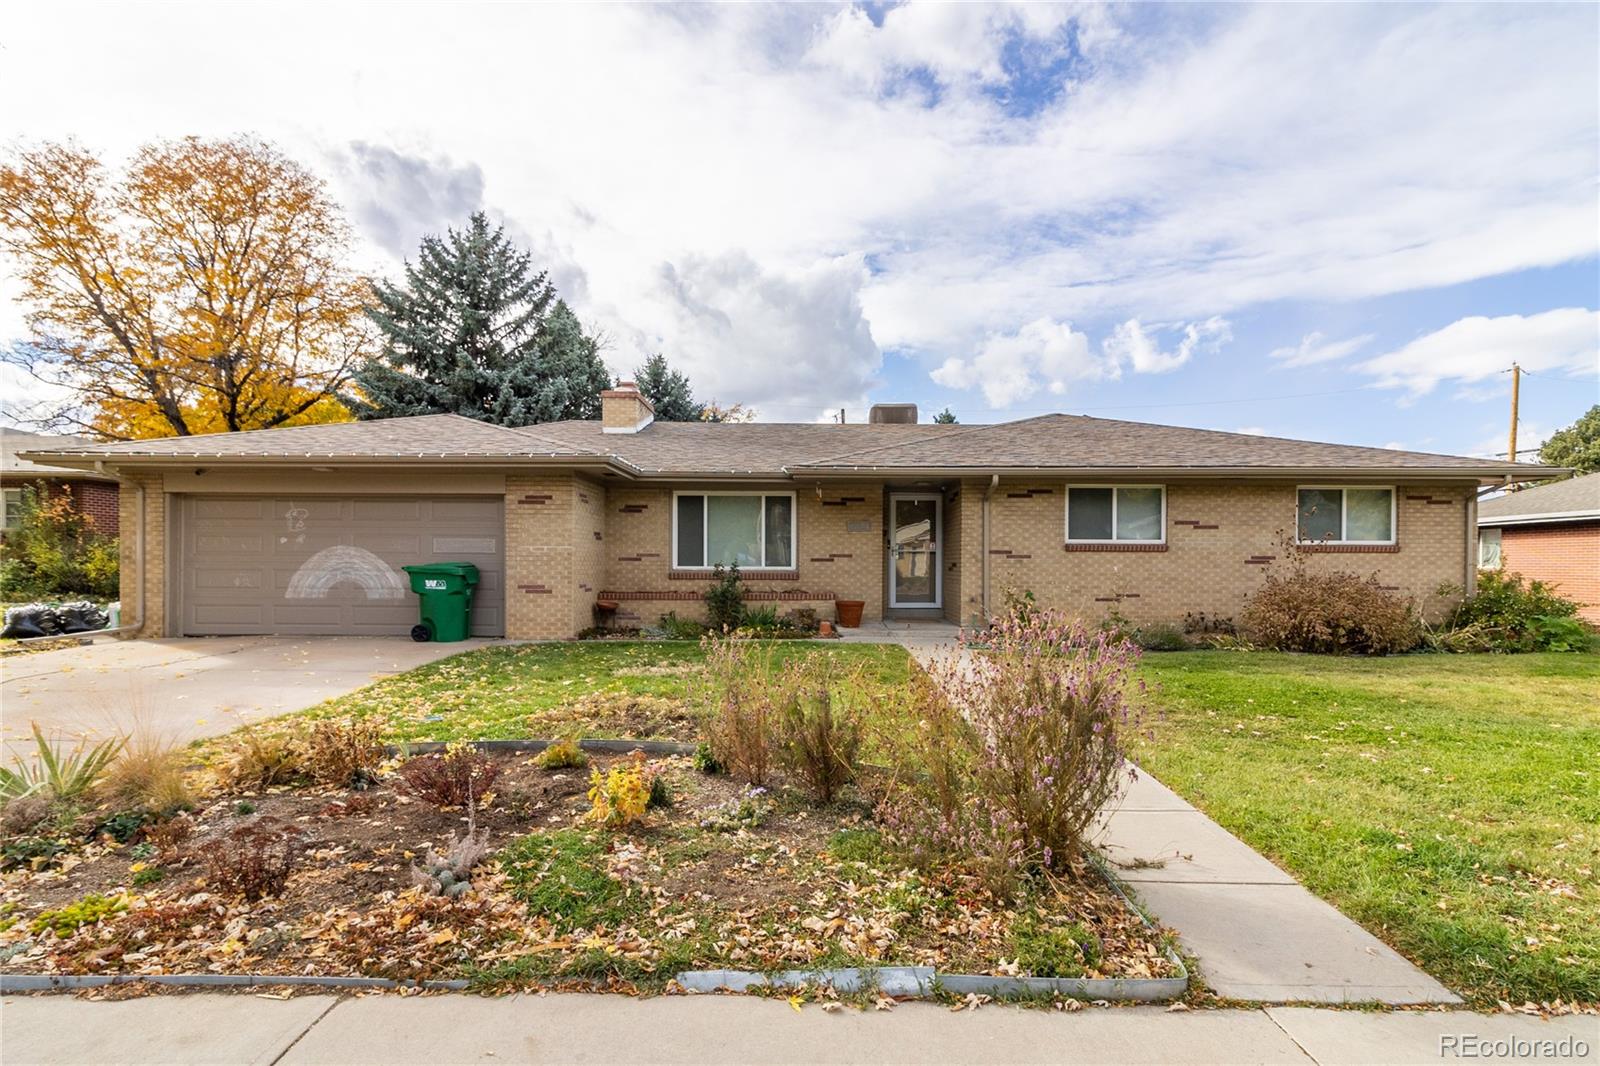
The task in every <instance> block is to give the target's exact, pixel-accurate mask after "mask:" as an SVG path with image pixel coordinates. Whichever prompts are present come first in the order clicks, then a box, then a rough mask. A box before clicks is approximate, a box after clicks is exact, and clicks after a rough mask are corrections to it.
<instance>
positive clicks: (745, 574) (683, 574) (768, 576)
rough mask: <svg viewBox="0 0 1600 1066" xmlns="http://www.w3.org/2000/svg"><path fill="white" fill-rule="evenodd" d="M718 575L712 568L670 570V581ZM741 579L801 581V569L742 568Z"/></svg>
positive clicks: (706, 578)
mask: <svg viewBox="0 0 1600 1066" xmlns="http://www.w3.org/2000/svg"><path fill="white" fill-rule="evenodd" d="M715 577H716V575H715V574H714V573H712V571H710V570H669V571H668V572H667V580H668V581H711V580H714V579H715ZM739 579H740V580H741V581H799V580H800V571H799V570H746V569H744V568H742V567H741V568H740V570H739Z"/></svg>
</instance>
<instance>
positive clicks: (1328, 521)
mask: <svg viewBox="0 0 1600 1066" xmlns="http://www.w3.org/2000/svg"><path fill="white" fill-rule="evenodd" d="M1299 505H1300V506H1299V521H1298V531H1299V538H1300V540H1301V542H1303V543H1307V544H1314V543H1325V544H1393V543H1394V489H1372V488H1302V489H1301V490H1300V498H1299Z"/></svg>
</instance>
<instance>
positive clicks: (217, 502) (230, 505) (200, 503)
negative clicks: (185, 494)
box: [193, 497, 270, 522]
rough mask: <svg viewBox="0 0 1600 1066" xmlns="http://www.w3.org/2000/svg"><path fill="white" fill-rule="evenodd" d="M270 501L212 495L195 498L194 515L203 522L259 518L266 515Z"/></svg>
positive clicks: (253, 519)
mask: <svg viewBox="0 0 1600 1066" xmlns="http://www.w3.org/2000/svg"><path fill="white" fill-rule="evenodd" d="M269 502H270V501H268V500H264V499H259V498H252V497H241V498H233V497H211V498H205V499H203V498H198V497H197V498H196V499H195V500H194V511H193V514H194V517H195V518H197V519H199V520H200V521H202V522H205V521H219V520H226V519H230V518H233V519H243V520H247V521H255V520H259V519H261V518H263V517H265V516H266V513H267V510H266V508H267V504H268V503H269Z"/></svg>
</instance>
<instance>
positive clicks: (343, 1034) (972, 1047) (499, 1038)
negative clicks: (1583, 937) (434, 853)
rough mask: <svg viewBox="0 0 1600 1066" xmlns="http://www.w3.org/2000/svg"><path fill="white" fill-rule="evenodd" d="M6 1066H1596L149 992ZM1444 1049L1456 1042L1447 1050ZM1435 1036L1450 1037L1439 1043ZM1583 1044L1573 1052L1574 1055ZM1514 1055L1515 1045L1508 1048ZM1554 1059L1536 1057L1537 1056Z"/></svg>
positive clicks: (1257, 1017) (1240, 1040)
mask: <svg viewBox="0 0 1600 1066" xmlns="http://www.w3.org/2000/svg"><path fill="white" fill-rule="evenodd" d="M1472 1039H1476V1040H1477V1041H1480V1042H1491V1041H1511V1040H1515V1041H1522V1042H1525V1044H1526V1045H1527V1049H1528V1051H1527V1054H1524V1055H1522V1056H1518V1055H1509V1056H1500V1057H1494V1056H1492V1055H1481V1054H1480V1055H1477V1056H1473V1055H1469V1054H1468V1053H1466V1052H1465V1051H1462V1052H1461V1053H1459V1054H1453V1053H1451V1052H1450V1051H1449V1050H1444V1051H1443V1052H1442V1051H1441V1048H1445V1049H1448V1048H1450V1047H1451V1046H1454V1047H1455V1048H1458V1049H1464V1048H1465V1047H1466V1046H1467V1043H1466V1042H1467V1041H1469V1040H1472ZM0 1040H3V1044H0V1056H3V1058H4V1061H5V1063H6V1064H7V1066H23V1064H33V1063H39V1064H66V1063H72V1064H86V1066H88V1064H99V1063H146V1062H149V1063H156V1062H159V1063H171V1064H180V1063H262V1064H278V1063H282V1064H284V1066H289V1064H302V1063H304V1064H310V1063H328V1064H334V1063H337V1064H353V1063H394V1062H406V1063H414V1062H425V1063H462V1062H493V1063H501V1064H510V1063H568V1062H572V1063H590V1062H593V1063H601V1062H639V1063H695V1064H711V1063H801V1062H805V1063H834V1062H839V1063H899V1062H939V1063H962V1062H983V1063H1036V1062H1039V1063H1042V1062H1052V1063H1321V1064H1326V1066H1333V1064H1345V1063H1349V1064H1356V1063H1396V1064H1403V1063H1434V1064H1437V1063H1439V1062H1449V1061H1455V1060H1465V1059H1468V1058H1470V1059H1471V1061H1473V1062H1515V1061H1529V1060H1530V1056H1531V1055H1534V1054H1537V1052H1536V1051H1533V1050H1532V1048H1533V1047H1534V1042H1538V1041H1550V1042H1552V1046H1555V1045H1558V1044H1559V1043H1560V1042H1561V1041H1563V1040H1565V1041H1566V1042H1567V1043H1566V1047H1568V1048H1569V1049H1570V1050H1569V1051H1568V1054H1567V1055H1566V1056H1563V1057H1559V1061H1563V1062H1574V1063H1596V1062H1600V1058H1597V1051H1596V1048H1597V1046H1600V1019H1596V1018H1594V1017H1593V1016H1588V1017H1567V1018H1557V1019H1554V1020H1550V1021H1544V1020H1541V1019H1538V1018H1527V1017H1522V1016H1519V1015H1490V1016H1485V1015H1478V1014H1468V1013H1465V1012H1459V1013H1458V1012H1427V1013H1397V1014H1378V1013H1370V1012H1359V1011H1331V1010H1317V1009H1311V1008H1283V1009H1280V1008H1272V1009H1268V1010H1225V1011H1189V1012H1183V1013H1171V1012H1167V1011H1164V1010H1162V1009H1161V1008H1158V1007H1155V1008H1152V1007H1136V1008H1112V1009H1101V1008H1088V1009H1086V1010H1083V1011H1081V1012H1078V1013H1074V1014H1067V1013H1061V1012H1056V1011H1051V1010H1047V1009H1024V1008H1019V1007H1001V1006H995V1005H993V1004H991V1005H988V1006H985V1007H983V1008H982V1009H980V1010H977V1011H962V1012H960V1013H953V1012H951V1011H950V1010H949V1009H947V1008H945V1007H941V1006H937V1005H934V1004H927V1003H904V1004H901V1005H900V1006H898V1007H896V1008H895V1009H894V1010H892V1011H887V1012H880V1011H866V1012H860V1011H857V1010H855V1009H854V1008H849V1007H847V1008H845V1009H843V1010H840V1011H837V1012H834V1013H826V1012H824V1011H823V1010H822V1009H821V1008H820V1007H819V1006H817V1005H815V1004H808V1005H807V1006H806V1007H805V1008H804V1009H803V1010H801V1011H799V1012H796V1011H794V1010H793V1009H791V1008H790V1007H789V1006H788V1004H787V1003H785V1002H783V1001H782V1000H763V999H755V998H751V997H731V996H693V997H679V996H673V997H661V998H656V999H646V1000H637V999H629V998H626V997H623V996H596V995H560V994H550V995H544V996H510V997H506V998H501V999H489V998H482V997H476V996H461V995H458V996H426V997H422V996H397V995H382V996H368V997H346V998H334V997H332V996H303V997H298V998H294V999H288V1000H283V1001H275V1000H271V999H266V998H263V997H261V996H258V995H227V996H225V995H213V994H198V995H157V996H150V997H147V998H143V999H134V1000H123V1001H118V1002H94V1001H89V1000H82V999H76V998H72V997H68V996H61V995H50V996H34V997H23V996H17V997H9V998H7V999H5V1000H4V1001H0ZM1452 1040H1453V1041H1454V1044H1453V1045H1452V1044H1451V1043H1450V1041H1452ZM1442 1041H1443V1043H1442ZM1579 1042H1583V1043H1584V1044H1586V1045H1587V1050H1586V1051H1585V1052H1582V1053H1581V1054H1573V1052H1576V1051H1578V1046H1577V1045H1578V1043H1579ZM1508 1050H1509V1049H1508ZM1556 1058H1557V1056H1553V1055H1545V1056H1544V1061H1551V1060H1552V1059H1556Z"/></svg>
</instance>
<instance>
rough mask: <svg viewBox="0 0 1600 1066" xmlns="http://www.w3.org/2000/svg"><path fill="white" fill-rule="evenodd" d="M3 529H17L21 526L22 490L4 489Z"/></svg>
mask: <svg viewBox="0 0 1600 1066" xmlns="http://www.w3.org/2000/svg"><path fill="white" fill-rule="evenodd" d="M4 495H5V528H6V529H18V528H20V527H21V525H22V490H21V489H5V490H4Z"/></svg>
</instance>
